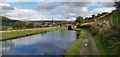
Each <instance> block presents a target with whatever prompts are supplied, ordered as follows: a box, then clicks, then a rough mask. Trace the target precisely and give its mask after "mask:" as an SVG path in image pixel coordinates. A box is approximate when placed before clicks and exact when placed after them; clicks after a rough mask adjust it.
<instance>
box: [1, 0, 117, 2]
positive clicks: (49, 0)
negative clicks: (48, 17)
mask: <svg viewBox="0 0 120 57" xmlns="http://www.w3.org/2000/svg"><path fill="white" fill-rule="evenodd" d="M1 1H2V2H96V1H97V2H113V1H119V0H1Z"/></svg>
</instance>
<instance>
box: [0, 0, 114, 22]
mask: <svg viewBox="0 0 120 57" xmlns="http://www.w3.org/2000/svg"><path fill="white" fill-rule="evenodd" d="M14 1H15V0H14ZM18 1H19V0H18ZM39 1H40V0H39ZM41 1H43V0H41ZM47 1H48V0H47ZM49 1H50V0H49ZM52 1H53V0H52ZM55 1H58V0H55ZM61 1H67V0H61ZM73 1H74V0H73ZM73 1H72V2H71V0H69V1H67V2H45V1H44V2H38V1H37V2H0V8H1V9H2V10H1V11H0V15H2V16H6V17H8V18H11V19H17V20H51V19H54V20H67V21H74V20H75V18H76V17H77V16H82V17H84V18H85V17H90V16H91V15H92V14H98V13H102V12H111V11H112V10H114V9H115V8H114V7H113V5H114V2H113V0H104V1H102V0H101V1H102V2H99V1H97V0H91V1H88V2H85V1H83V2H73ZM80 1H82V0H80ZM105 1H107V2H105Z"/></svg>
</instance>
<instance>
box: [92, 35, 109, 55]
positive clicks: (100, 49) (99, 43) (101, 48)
mask: <svg viewBox="0 0 120 57" xmlns="http://www.w3.org/2000/svg"><path fill="white" fill-rule="evenodd" d="M93 39H94V41H95V43H96V46H97V48H98V50H99V52H100V55H107V52H106V51H105V49H104V48H103V45H102V43H101V42H100V39H99V37H97V36H93Z"/></svg>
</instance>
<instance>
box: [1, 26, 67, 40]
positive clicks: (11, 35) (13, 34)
mask: <svg viewBox="0 0 120 57" xmlns="http://www.w3.org/2000/svg"><path fill="white" fill-rule="evenodd" d="M65 28H66V27H65V26H62V27H48V28H36V29H35V28H34V29H24V30H13V31H12V30H11V31H4V32H1V34H2V38H0V41H5V40H10V39H16V38H20V37H24V36H30V35H35V34H39V33H41V34H43V33H46V32H50V31H54V30H65Z"/></svg>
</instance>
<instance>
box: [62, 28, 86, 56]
mask: <svg viewBox="0 0 120 57" xmlns="http://www.w3.org/2000/svg"><path fill="white" fill-rule="evenodd" d="M84 38H85V31H84V30H82V31H81V32H79V36H78V39H77V40H76V41H74V42H73V43H72V44H71V45H70V46H69V47H68V48H67V50H66V52H65V54H64V56H65V57H71V56H69V55H79V54H80V46H81V43H82V42H83V40H84ZM73 57H74V56H73ZM75 57H76V56H75Z"/></svg>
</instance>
